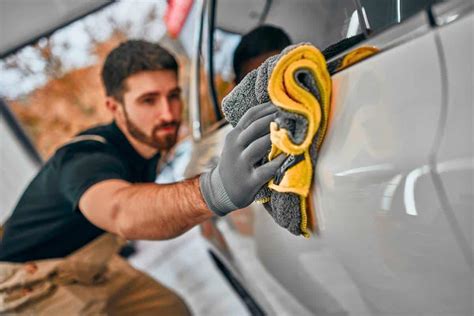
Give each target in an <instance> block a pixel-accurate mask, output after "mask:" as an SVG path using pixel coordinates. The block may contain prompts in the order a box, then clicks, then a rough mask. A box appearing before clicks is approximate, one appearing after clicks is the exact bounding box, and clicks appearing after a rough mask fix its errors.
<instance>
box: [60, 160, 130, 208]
mask: <svg viewBox="0 0 474 316" xmlns="http://www.w3.org/2000/svg"><path fill="white" fill-rule="evenodd" d="M111 179H121V180H128V172H127V168H126V166H125V164H124V163H123V162H122V161H121V160H120V159H119V158H117V157H116V156H114V155H113V154H111V153H108V152H80V153H75V154H73V155H70V157H69V158H68V159H65V160H64V161H63V164H62V165H61V167H60V169H59V186H60V188H59V189H60V191H61V192H62V194H63V195H64V196H65V198H66V199H67V200H68V201H69V202H71V204H72V210H73V211H76V210H77V209H78V206H79V200H80V198H81V197H82V194H84V192H85V191H86V190H87V189H89V188H90V187H91V186H93V185H94V184H96V183H99V182H101V181H104V180H111Z"/></svg>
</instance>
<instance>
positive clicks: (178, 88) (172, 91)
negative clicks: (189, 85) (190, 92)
mask: <svg viewBox="0 0 474 316" xmlns="http://www.w3.org/2000/svg"><path fill="white" fill-rule="evenodd" d="M169 93H181V87H176V88H173V89H171V90H170V92H169Z"/></svg>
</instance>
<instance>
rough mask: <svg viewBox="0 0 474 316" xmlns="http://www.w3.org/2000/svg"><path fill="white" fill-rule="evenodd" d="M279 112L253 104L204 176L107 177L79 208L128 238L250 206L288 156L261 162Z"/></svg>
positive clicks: (162, 234)
mask: <svg viewBox="0 0 474 316" xmlns="http://www.w3.org/2000/svg"><path fill="white" fill-rule="evenodd" d="M275 112H276V108H275V106H273V105H272V104H271V103H264V104H260V105H257V106H255V107H253V108H251V109H250V110H248V111H247V112H246V113H245V114H244V115H243V116H242V118H241V119H240V121H239V123H238V124H237V125H236V127H235V128H234V129H233V130H232V131H230V132H229V134H227V136H226V140H225V143H224V147H223V149H222V153H221V158H220V160H219V163H218V164H217V166H216V167H215V168H214V169H212V170H211V171H209V172H206V173H203V174H201V175H200V176H199V178H194V179H191V180H186V181H183V182H178V183H173V184H154V183H149V184H131V183H129V182H127V181H124V180H111V179H110V180H103V181H100V182H97V183H96V184H94V185H92V186H91V187H90V188H89V189H87V190H86V191H85V193H83V194H82V195H81V197H80V198H79V209H80V210H81V212H82V213H83V214H84V215H85V216H86V217H87V219H88V220H89V221H91V222H92V223H93V224H95V225H96V226H98V227H100V228H102V229H104V230H106V231H109V232H112V233H115V234H118V235H120V236H123V237H124V238H126V239H167V238H173V237H176V236H178V235H180V234H182V233H184V232H185V231H187V230H188V229H190V228H191V227H193V226H194V225H197V224H199V223H201V222H203V221H205V220H206V219H209V218H210V217H212V216H213V215H215V214H217V215H219V216H225V215H226V214H228V213H229V212H232V211H234V210H236V209H238V208H242V207H245V206H248V205H249V204H250V203H251V202H252V201H253V199H254V198H255V195H256V194H257V192H258V190H259V189H260V188H261V187H262V186H263V185H265V183H267V182H268V181H269V180H270V179H271V178H272V177H273V176H274V175H275V173H276V171H277V170H278V168H279V167H280V165H281V164H282V163H283V161H284V158H285V157H284V155H280V156H279V157H277V158H276V159H274V160H272V161H270V162H267V163H265V164H263V165H259V164H258V162H259V161H261V159H262V157H264V156H265V155H266V154H267V153H268V151H269V150H270V145H271V141H270V134H269V133H270V131H269V125H270V122H271V121H272V120H273V119H274V118H275V115H274V114H275ZM109 165H111V164H107V166H109ZM81 170H82V169H81V168H76V173H79V172H81ZM117 173H120V172H118V171H117ZM66 184H67V182H66Z"/></svg>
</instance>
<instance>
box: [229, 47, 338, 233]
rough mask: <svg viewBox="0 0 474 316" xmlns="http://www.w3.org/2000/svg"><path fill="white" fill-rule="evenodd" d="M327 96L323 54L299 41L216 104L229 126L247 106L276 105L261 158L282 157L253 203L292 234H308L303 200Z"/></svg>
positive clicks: (323, 124)
mask: <svg viewBox="0 0 474 316" xmlns="http://www.w3.org/2000/svg"><path fill="white" fill-rule="evenodd" d="M330 96H331V79H330V76H329V73H328V71H327V69H326V62H325V59H324V57H323V55H322V54H321V53H320V52H319V50H318V49H317V48H315V47H314V46H312V45H311V44H308V43H302V44H298V45H293V46H289V47H287V48H286V49H285V50H283V51H282V52H281V54H279V55H276V56H272V57H270V58H268V59H267V60H266V61H265V62H264V63H263V64H262V65H261V66H260V67H259V68H257V69H256V70H254V71H252V72H250V73H249V74H248V75H247V76H246V77H245V78H244V79H243V80H242V81H241V83H240V84H239V85H237V87H235V88H234V90H232V92H231V93H230V94H229V95H228V96H226V97H225V98H224V100H223V102H222V108H223V112H224V115H225V117H226V119H227V120H228V121H229V122H230V123H231V124H232V125H233V126H235V125H236V124H237V123H238V121H239V119H240V117H242V115H243V114H244V113H245V112H246V111H247V110H248V109H249V108H251V107H252V106H255V105H257V104H260V103H264V102H268V101H270V100H271V101H272V103H273V104H275V105H276V106H277V107H278V115H277V118H276V119H275V121H274V122H272V123H271V124H270V136H271V141H272V147H271V150H270V153H269V155H268V157H267V159H268V160H272V159H274V158H275V157H276V156H278V155H279V154H285V155H287V159H286V160H285V162H284V163H283V165H282V167H281V168H280V170H279V171H278V172H277V175H276V176H275V177H274V178H273V179H272V180H271V181H270V182H269V184H268V187H264V188H262V190H261V191H260V192H259V193H258V194H257V197H256V200H257V202H260V203H263V204H264V206H265V208H266V209H267V210H268V211H269V213H270V214H271V215H272V217H273V218H274V219H275V221H276V222H277V223H278V224H279V225H281V226H282V227H284V228H286V229H288V230H289V231H290V232H291V233H293V234H295V235H303V236H305V237H308V236H309V234H310V232H309V230H308V213H307V198H308V193H309V191H310V187H311V183H312V175H313V169H314V165H315V163H316V158H317V152H318V150H319V148H320V146H321V143H322V140H323V138H324V135H325V132H326V129H327V118H328V113H329V106H330ZM264 161H266V160H265V159H264V160H263V161H262V162H264Z"/></svg>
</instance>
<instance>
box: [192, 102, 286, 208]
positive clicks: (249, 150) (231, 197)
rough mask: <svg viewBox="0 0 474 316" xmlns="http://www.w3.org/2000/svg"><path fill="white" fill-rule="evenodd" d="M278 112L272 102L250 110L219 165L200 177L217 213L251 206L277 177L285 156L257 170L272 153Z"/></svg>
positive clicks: (226, 145) (228, 140)
mask: <svg viewBox="0 0 474 316" xmlns="http://www.w3.org/2000/svg"><path fill="white" fill-rule="evenodd" d="M276 112H277V108H276V107H275V106H274V105H273V104H272V103H270V102H268V103H263V104H260V105H257V106H254V107H253V108H251V109H249V110H248V111H247V112H246V113H245V114H244V115H243V116H242V118H241V119H240V121H239V123H238V124H237V125H236V126H235V128H234V129H233V130H232V131H231V132H229V134H227V136H226V139H225V143H224V147H223V149H222V153H221V158H220V160H219V163H218V165H217V166H216V167H215V168H214V169H212V170H211V171H209V172H207V173H203V174H201V176H200V179H199V182H200V186H201V192H202V195H203V197H204V200H205V201H206V204H207V206H208V207H209V209H211V210H212V211H213V212H214V213H216V214H217V215H220V216H224V215H226V214H227V213H229V212H231V211H233V210H236V209H239V208H243V207H246V206H248V205H249V204H250V203H252V202H253V200H254V198H255V195H256V194H257V192H258V191H259V190H260V188H261V187H262V186H263V185H265V184H266V183H267V182H268V181H270V179H271V178H273V176H274V175H275V173H276V171H277V169H278V168H279V167H280V165H281V164H282V163H283V161H284V159H285V157H284V155H280V156H278V157H277V158H276V159H274V160H272V161H270V162H267V163H265V164H263V165H260V166H256V164H257V163H258V162H260V161H261V160H262V158H263V157H264V156H265V155H266V154H267V153H268V152H269V150H270V146H271V141H270V122H271V121H273V120H274V119H275V118H276V116H275V114H276Z"/></svg>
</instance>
